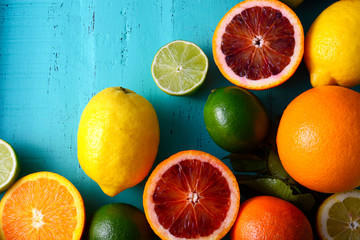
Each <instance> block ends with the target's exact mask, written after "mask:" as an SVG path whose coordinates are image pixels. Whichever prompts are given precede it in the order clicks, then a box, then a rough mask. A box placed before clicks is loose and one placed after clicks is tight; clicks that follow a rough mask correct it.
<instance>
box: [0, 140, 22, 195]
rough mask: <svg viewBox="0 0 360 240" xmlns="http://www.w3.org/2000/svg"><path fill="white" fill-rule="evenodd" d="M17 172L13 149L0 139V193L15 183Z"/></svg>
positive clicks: (17, 162) (16, 160)
mask: <svg viewBox="0 0 360 240" xmlns="http://www.w3.org/2000/svg"><path fill="white" fill-rule="evenodd" d="M19 172H20V167H19V161H18V159H17V156H16V153H15V151H14V149H13V148H12V147H11V146H10V144H8V143H7V142H5V141H4V140H1V139H0V193H1V192H3V191H5V190H7V189H8V188H9V187H10V186H11V185H12V184H13V183H14V182H15V180H16V178H17V176H18V175H19Z"/></svg>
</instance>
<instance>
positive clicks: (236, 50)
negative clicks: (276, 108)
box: [212, 0, 304, 90]
mask: <svg viewBox="0 0 360 240" xmlns="http://www.w3.org/2000/svg"><path fill="white" fill-rule="evenodd" d="M212 48H213V55H214V60H215V63H216V65H217V66H218V68H219V70H220V71H221V73H222V74H223V75H224V77H226V78H227V79H228V80H229V81H230V82H232V83H233V84H235V85H238V86H241V87H244V88H248V89H254V90H261V89H268V88H271V87H275V86H277V85H280V84H281V83H283V82H285V81H286V80H288V79H289V78H290V77H291V76H292V75H293V74H294V72H295V71H296V69H297V67H298V66H299V64H300V62H301V59H302V56H303V53H304V31H303V28H302V25H301V22H300V20H299V18H298V17H297V16H296V14H295V13H294V12H293V10H291V9H290V8H289V7H288V6H287V5H286V4H284V3H282V2H280V1H277V0H246V1H241V2H240V3H238V4H237V5H235V6H234V7H233V8H232V9H231V10H230V11H228V12H227V13H226V14H225V16H224V17H223V18H222V19H221V21H220V23H219V24H218V26H217V27H216V30H215V33H214V36H213V42H212Z"/></svg>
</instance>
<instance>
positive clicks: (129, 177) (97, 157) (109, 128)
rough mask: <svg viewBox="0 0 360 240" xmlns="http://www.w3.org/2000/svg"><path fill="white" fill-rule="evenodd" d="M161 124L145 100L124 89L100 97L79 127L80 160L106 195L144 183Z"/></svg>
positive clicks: (111, 89)
mask: <svg viewBox="0 0 360 240" xmlns="http://www.w3.org/2000/svg"><path fill="white" fill-rule="evenodd" d="M159 135H160V130H159V122H158V118H157V115H156V112H155V109H154V108H153V106H152V105H151V103H150V102H149V101H147V100H146V99H145V98H144V97H142V96H140V95H139V94H136V93H135V92H133V91H130V90H128V89H125V88H121V87H110V88H106V89H104V90H102V91H101V92H99V93H98V94H96V95H95V96H94V97H93V98H92V99H91V100H90V102H89V103H88V104H87V106H86V107H85V109H84V111H83V113H82V115H81V120H80V124H79V129H78V138H77V147H78V159H79V162H80V165H81V167H82V169H83V170H84V171H85V173H86V174H87V175H88V176H89V177H90V178H92V179H93V180H94V181H95V182H97V183H98V184H99V186H100V187H101V189H102V190H103V191H104V193H105V194H107V195H109V196H115V195H117V194H118V193H120V192H121V191H123V190H125V189H127V188H130V187H133V186H135V185H136V184H138V183H140V182H141V181H142V180H143V179H144V178H145V177H146V175H147V174H148V173H149V171H150V169H151V167H152V165H153V163H154V160H155V158H156V154H157V150H158V146H159V139H160V136H159Z"/></svg>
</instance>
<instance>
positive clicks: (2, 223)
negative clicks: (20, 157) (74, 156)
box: [0, 172, 85, 240]
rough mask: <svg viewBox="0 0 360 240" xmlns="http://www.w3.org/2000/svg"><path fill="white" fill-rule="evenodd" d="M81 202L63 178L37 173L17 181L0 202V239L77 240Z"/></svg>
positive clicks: (82, 218)
mask: <svg viewBox="0 0 360 240" xmlns="http://www.w3.org/2000/svg"><path fill="white" fill-rule="evenodd" d="M84 222H85V211H84V203H83V200H82V198H81V195H80V193H79V192H78V190H77V189H76V188H75V187H74V185H72V184H71V183H70V182H69V181H68V180H67V179H66V178H64V177H62V176H60V175H58V174H56V173H52V172H38V173H33V174H30V175H27V176H25V177H23V178H21V179H20V180H18V181H17V182H16V183H15V184H14V185H13V186H12V187H11V188H10V189H9V190H8V191H7V192H6V193H5V195H4V197H3V198H2V199H1V202H0V239H6V240H25V239H26V240H38V239H54V240H62V239H69V240H79V239H81V235H82V232H83V228H84Z"/></svg>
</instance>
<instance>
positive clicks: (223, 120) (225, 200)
mask: <svg viewBox="0 0 360 240" xmlns="http://www.w3.org/2000/svg"><path fill="white" fill-rule="evenodd" d="M283 2H285V3H286V4H289V6H291V7H296V6H298V5H299V4H301V2H302V1H285V0H284V1H282V2H280V1H277V0H246V1H242V2H240V3H239V4H237V5H235V6H234V7H233V8H232V9H231V10H229V11H228V12H227V13H226V14H225V15H224V17H223V18H222V19H221V21H220V22H219V24H218V26H217V27H216V29H215V32H214V35H213V41H212V46H213V57H214V61H215V64H216V65H217V67H218V69H219V70H220V72H221V73H222V74H223V76H224V77H225V78H226V79H228V80H229V81H230V82H231V83H233V84H234V85H236V86H227V87H222V88H218V89H215V90H213V91H212V92H211V93H210V94H209V97H208V99H207V100H206V103H205V105H204V112H203V116H204V123H205V126H206V129H207V131H208V133H209V135H210V137H211V139H213V141H214V142H215V143H216V144H217V145H218V146H219V147H220V148H222V149H224V150H226V151H228V152H229V153H230V154H229V155H228V156H226V157H224V159H229V160H230V164H231V166H232V169H230V168H229V167H228V166H227V165H226V164H225V163H223V161H221V160H220V159H218V158H217V157H215V156H212V155H210V154H208V153H205V152H203V151H198V150H184V151H181V152H178V153H175V154H174V155H172V156H170V157H169V158H168V159H166V160H164V161H162V162H161V163H160V164H158V165H157V166H154V167H155V168H154V170H153V171H152V172H151V173H150V171H151V169H152V167H153V164H154V161H155V159H156V156H157V153H158V147H159V143H160V128H159V121H158V117H157V114H156V112H155V109H154V108H153V106H152V104H151V103H150V102H149V101H147V100H146V99H145V98H144V97H142V96H140V95H139V94H136V93H135V92H134V91H131V90H129V89H125V88H122V87H110V88H106V89H104V90H102V91H101V92H99V93H98V94H96V95H95V96H94V97H93V98H92V99H91V100H90V101H89V103H88V104H87V106H86V107H85V109H84V110H83V113H82V116H81V120H80V123H79V127H78V135H77V149H78V160H79V163H80V165H81V168H82V169H83V170H84V172H85V173H86V174H87V175H88V176H89V177H90V178H91V179H93V180H94V181H95V182H96V183H98V185H99V187H100V188H101V189H102V190H103V192H104V193H105V194H106V195H108V196H110V197H113V196H116V195H117V194H119V193H120V192H122V191H123V190H125V189H128V188H131V187H133V186H135V185H137V184H138V183H140V182H141V181H143V180H144V179H145V178H146V177H148V179H147V180H146V185H145V188H144V192H143V196H142V199H143V206H144V212H142V211H141V210H139V209H137V208H136V207H134V206H132V205H129V204H125V203H114V204H108V205H105V206H103V207H101V208H100V209H98V210H97V211H96V212H95V214H94V216H91V220H90V221H89V222H88V227H87V228H86V227H85V210H84V203H83V199H82V197H81V195H80V193H79V192H78V190H77V189H76V188H75V187H74V186H73V185H72V183H70V182H69V181H68V180H67V179H66V178H64V177H62V176H60V175H58V174H56V173H51V172H37V173H33V174H30V175H28V176H25V177H23V178H21V179H20V180H17V181H16V179H17V176H18V174H19V171H20V168H19V161H18V159H17V156H16V153H15V151H14V149H13V148H12V147H11V146H10V145H9V144H8V143H6V142H5V141H3V140H1V141H0V162H1V164H0V191H1V192H3V191H6V193H5V195H4V196H3V198H2V199H1V202H0V239H6V240H7V239H10V240H12V239H29V240H31V239H61V240H67V239H69V240H76V239H81V237H82V236H86V237H88V238H89V239H91V240H102V239H106V240H125V239H126V240H127V239H130V240H131V239H134V240H135V239H136V240H138V239H140V240H141V239H154V238H155V236H156V235H157V236H158V237H160V238H161V239H175V240H180V239H182V240H184V239H193V240H195V239H221V238H223V237H224V236H225V235H227V234H229V236H230V238H231V239H232V240H239V239H244V240H252V239H254V240H255V239H281V240H311V239H314V238H316V237H317V236H318V237H319V238H320V239H329V240H330V239H337V240H343V239H344V240H345V239H349V240H356V239H360V191H359V190H357V189H356V188H357V187H359V185H360V148H359V147H358V143H359V141H360V121H359V119H360V105H359V102H360V93H358V92H356V91H354V90H351V89H349V87H353V86H356V85H359V84H360V67H359V66H360V55H359V54H358V51H359V50H360V42H359V41H357V40H358V39H359V37H360V36H359V31H358V30H359V29H360V14H359V13H360V0H341V1H338V2H336V3H334V4H333V5H331V6H330V7H328V8H327V9H326V10H324V11H323V13H321V15H320V16H319V17H318V18H317V19H316V20H315V22H314V23H313V24H312V26H311V28H310V30H309V32H308V33H307V36H306V40H305V38H304V32H303V28H302V24H301V22H300V20H299V18H298V17H297V15H296V14H295V13H294V11H293V10H292V9H291V8H290V7H288V6H287V5H286V4H285V3H283ZM339 13H342V14H339ZM344 26H346V28H344ZM303 56H304V59H305V63H306V65H307V68H308V70H309V72H310V81H311V84H312V86H313V88H311V89H309V90H307V91H305V92H303V93H301V94H300V95H299V96H297V97H296V98H295V99H293V100H292V102H291V103H290V104H289V105H288V106H287V107H286V109H285V110H284V112H283V114H282V116H279V118H274V119H270V117H269V115H268V113H267V110H266V108H265V107H264V105H263V103H262V102H261V101H260V99H259V98H258V97H257V96H256V94H255V93H254V92H251V91H250V90H265V89H269V88H273V87H276V86H278V85H280V84H282V83H284V82H285V81H287V80H288V79H289V78H290V77H291V76H292V75H293V74H294V73H295V71H296V70H297V68H298V66H299V64H300V62H301V61H302V59H303ZM208 68H209V63H208V59H207V56H206V55H205V54H204V52H203V51H202V50H201V49H200V47H199V46H197V45H195V44H194V43H191V42H188V41H182V40H177V41H173V42H171V43H169V44H167V45H165V46H164V47H162V48H161V49H160V50H159V51H158V52H157V53H156V54H155V57H154V60H153V63H152V66H151V73H152V76H153V78H154V81H155V83H156V85H157V86H158V87H159V88H160V89H161V90H162V91H164V92H165V93H167V94H170V95H176V96H184V95H190V94H194V93H195V92H196V90H198V89H199V88H200V86H201V85H202V84H204V82H205V78H206V75H207V71H208ZM240 192H241V196H245V198H246V200H245V201H244V198H242V201H240ZM139 197H140V196H139ZM240 202H241V203H240ZM64 226H66V227H64ZM84 229H86V230H85V233H84Z"/></svg>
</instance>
